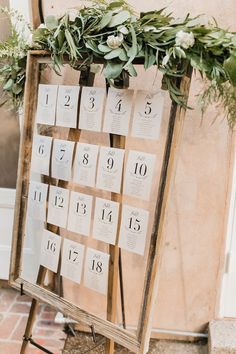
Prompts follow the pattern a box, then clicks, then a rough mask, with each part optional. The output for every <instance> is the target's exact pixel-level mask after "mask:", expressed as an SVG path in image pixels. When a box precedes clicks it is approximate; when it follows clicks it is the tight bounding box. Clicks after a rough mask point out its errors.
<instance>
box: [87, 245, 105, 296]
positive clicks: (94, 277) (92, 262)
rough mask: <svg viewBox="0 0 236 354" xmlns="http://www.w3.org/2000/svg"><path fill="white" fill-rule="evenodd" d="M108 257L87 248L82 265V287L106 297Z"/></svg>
mask: <svg viewBox="0 0 236 354" xmlns="http://www.w3.org/2000/svg"><path fill="white" fill-rule="evenodd" d="M109 258H110V255H109V254H107V253H104V252H100V251H97V250H95V249H92V248H87V252H86V258H85V265H84V282H83V283H84V285H85V286H86V287H87V288H89V289H92V290H94V291H97V292H99V293H101V294H104V295H106V293H107V283H108V268H109Z"/></svg>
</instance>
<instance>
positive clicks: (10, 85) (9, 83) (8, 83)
mask: <svg viewBox="0 0 236 354" xmlns="http://www.w3.org/2000/svg"><path fill="white" fill-rule="evenodd" d="M13 84H14V81H13V80H12V79H9V80H7V82H6V83H5V85H4V86H3V90H6V91H10V90H11V89H12V86H13Z"/></svg>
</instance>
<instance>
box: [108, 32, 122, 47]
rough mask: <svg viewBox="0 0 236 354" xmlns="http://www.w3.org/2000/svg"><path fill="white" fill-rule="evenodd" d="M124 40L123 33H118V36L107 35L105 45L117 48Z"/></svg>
mask: <svg viewBox="0 0 236 354" xmlns="http://www.w3.org/2000/svg"><path fill="white" fill-rule="evenodd" d="M123 40H124V37H123V34H122V33H120V34H119V35H118V36H114V35H112V36H108V37H107V45H108V47H109V48H111V49H116V48H119V47H120V46H121V44H122V42H123Z"/></svg>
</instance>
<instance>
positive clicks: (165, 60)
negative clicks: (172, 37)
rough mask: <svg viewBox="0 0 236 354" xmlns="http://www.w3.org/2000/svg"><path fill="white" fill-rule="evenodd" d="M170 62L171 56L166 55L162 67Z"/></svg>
mask: <svg viewBox="0 0 236 354" xmlns="http://www.w3.org/2000/svg"><path fill="white" fill-rule="evenodd" d="M169 60H170V56H169V54H166V55H165V56H164V58H163V60H162V65H163V66H165V65H166V64H167V63H168V61H169Z"/></svg>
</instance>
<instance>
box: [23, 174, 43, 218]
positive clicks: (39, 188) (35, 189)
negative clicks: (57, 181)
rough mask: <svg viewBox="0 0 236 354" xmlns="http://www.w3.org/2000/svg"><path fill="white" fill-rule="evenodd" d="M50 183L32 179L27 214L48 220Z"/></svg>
mask: <svg viewBox="0 0 236 354" xmlns="http://www.w3.org/2000/svg"><path fill="white" fill-rule="evenodd" d="M47 194H48V185H47V184H44V183H40V182H34V181H30V185H29V196H28V208H27V214H28V216H30V217H31V218H32V219H35V220H41V221H46V206H47Z"/></svg>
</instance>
